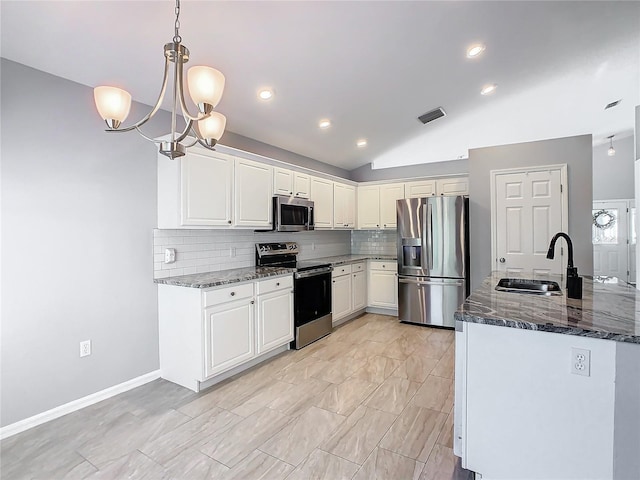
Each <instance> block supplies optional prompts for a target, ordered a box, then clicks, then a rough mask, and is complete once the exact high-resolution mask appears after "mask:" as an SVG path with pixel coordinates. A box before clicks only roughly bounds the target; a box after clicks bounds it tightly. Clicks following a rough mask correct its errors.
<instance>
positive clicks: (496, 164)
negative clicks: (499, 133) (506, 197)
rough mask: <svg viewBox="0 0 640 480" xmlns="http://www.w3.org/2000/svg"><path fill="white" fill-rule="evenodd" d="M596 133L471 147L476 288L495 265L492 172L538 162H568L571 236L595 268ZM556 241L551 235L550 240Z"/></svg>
mask: <svg viewBox="0 0 640 480" xmlns="http://www.w3.org/2000/svg"><path fill="white" fill-rule="evenodd" d="M592 154H593V149H592V146H591V135H580V136H576V137H568V138H558V139H553V140H542V141H538V142H529V143H520V144H515V145H502V146H497V147H487V148H478V149H474V150H470V151H469V204H470V205H469V216H470V222H469V228H470V232H469V236H470V242H471V249H470V256H471V288H472V289H473V288H476V287H478V286H479V285H480V283H481V282H482V280H483V278H485V277H486V276H487V275H488V274H489V273H490V272H491V270H492V267H493V262H492V259H491V228H490V225H491V191H490V181H491V180H490V171H491V170H497V169H504V168H520V167H529V166H537V165H551V164H564V163H566V164H567V170H568V176H569V178H568V182H569V185H568V188H569V190H568V192H569V232H568V233H569V235H570V236H571V239H572V240H573V242H574V260H575V265H576V266H577V267H578V273H579V274H581V275H591V274H592V273H593V249H592V245H591V204H592V194H591V190H592V174H591V172H592ZM549 240H551V239H549Z"/></svg>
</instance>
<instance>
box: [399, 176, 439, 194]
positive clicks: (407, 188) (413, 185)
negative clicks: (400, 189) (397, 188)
mask: <svg viewBox="0 0 640 480" xmlns="http://www.w3.org/2000/svg"><path fill="white" fill-rule="evenodd" d="M404 193H405V198H422V197H431V196H432V195H435V194H436V181H435V180H418V181H417V182H407V183H405V184H404Z"/></svg>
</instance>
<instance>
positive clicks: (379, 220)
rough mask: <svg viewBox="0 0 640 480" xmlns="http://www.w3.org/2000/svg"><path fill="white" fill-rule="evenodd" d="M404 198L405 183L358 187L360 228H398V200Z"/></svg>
mask: <svg viewBox="0 0 640 480" xmlns="http://www.w3.org/2000/svg"><path fill="white" fill-rule="evenodd" d="M401 198H404V183H388V184H383V185H365V186H362V187H358V228H359V229H362V230H369V229H378V228H382V229H394V228H396V200H399V199H401Z"/></svg>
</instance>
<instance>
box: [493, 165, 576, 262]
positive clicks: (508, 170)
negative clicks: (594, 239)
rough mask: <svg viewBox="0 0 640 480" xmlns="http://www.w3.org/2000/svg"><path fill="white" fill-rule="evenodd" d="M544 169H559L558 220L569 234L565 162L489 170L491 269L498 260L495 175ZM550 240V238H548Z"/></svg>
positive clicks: (541, 170) (563, 229)
mask: <svg viewBox="0 0 640 480" xmlns="http://www.w3.org/2000/svg"><path fill="white" fill-rule="evenodd" d="M545 170H560V185H561V188H562V191H561V194H560V196H561V198H562V211H561V212H560V222H561V225H562V231H563V232H565V233H566V234H567V235H568V234H569V188H568V187H567V183H568V182H567V164H566V163H562V164H557V165H539V166H537V167H522V168H502V169H498V170H491V171H490V172H489V176H490V177H491V259H492V261H491V270H497V269H498V268H497V265H496V264H497V262H498V251H497V250H498V242H497V237H498V225H497V222H496V218H497V213H498V212H497V208H498V207H497V204H496V177H497V176H498V175H504V174H510V173H531V172H543V171H545ZM549 241H551V239H549ZM562 268H563V269H564V268H565V260H564V258H563V260H562Z"/></svg>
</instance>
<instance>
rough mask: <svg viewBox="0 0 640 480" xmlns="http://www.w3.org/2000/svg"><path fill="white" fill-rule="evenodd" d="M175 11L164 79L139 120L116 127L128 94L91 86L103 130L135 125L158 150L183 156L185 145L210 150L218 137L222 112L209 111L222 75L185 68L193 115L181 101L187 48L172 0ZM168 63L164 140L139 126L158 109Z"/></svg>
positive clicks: (223, 120)
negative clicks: (168, 122)
mask: <svg viewBox="0 0 640 480" xmlns="http://www.w3.org/2000/svg"><path fill="white" fill-rule="evenodd" d="M175 14H176V21H175V30H174V36H173V41H172V42H171V43H167V44H165V46H164V57H165V58H164V79H163V81H162V87H161V88H160V95H159V96H158V100H157V101H156V104H155V106H154V107H153V108H152V109H151V111H150V112H149V113H148V114H147V115H146V116H145V117H144V118H142V120H140V121H139V122H137V123H135V124H133V125H131V126H129V127H125V128H120V125H121V124H122V122H124V120H125V119H126V118H127V115H129V109H130V108H131V95H130V94H129V93H128V92H126V91H124V90H121V89H119V88H116V87H106V86H100V87H96V88H95V89H94V90H93V95H94V99H95V102H96V107H97V109H98V113H100V116H101V117H102V118H103V119H104V121H105V122H107V126H108V127H109V128H108V130H106V131H107V132H129V131H131V130H134V129H135V130H137V131H138V133H139V134H140V135H142V136H143V137H144V138H146V139H147V140H149V141H151V142H154V143H157V144H158V145H159V147H160V153H161V154H163V155H166V156H167V157H169V158H171V159H173V158H177V157H181V156H183V155H184V154H185V151H186V149H187V148H189V147H192V146H194V145H195V144H196V143H199V144H200V145H202V146H203V147H205V148H208V149H210V150H213V149H214V148H213V147H214V146H215V144H216V143H218V140H220V137H221V136H222V134H223V132H224V128H225V126H226V123H227V119H226V118H225V116H224V115H222V114H221V113H218V112H214V111H213V109H214V108H215V107H216V106H217V105H218V103H219V102H220V99H221V98H222V91H223V90H224V75H223V74H222V73H220V72H219V71H218V70H216V69H214V68H211V67H206V66H194V67H191V68H190V69H189V70H188V72H187V83H188V86H189V93H190V94H191V99H192V100H193V103H195V104H196V105H197V107H198V113H197V115H195V116H193V115H191V114H190V113H189V110H188V109H187V106H186V105H185V102H184V78H183V77H184V75H183V67H184V64H185V63H187V62H188V61H189V50H188V49H187V47H185V46H184V45H182V37H181V36H180V34H179V32H178V30H179V28H180V0H176V8H175ZM170 63H173V66H172V67H171V71H172V73H173V89H172V92H171V94H172V100H173V102H172V110H171V135H170V139H169V140H168V141H166V140H165V141H163V140H155V139H153V138H150V137H148V136H147V135H145V134H144V133H142V131H141V130H140V127H141V126H142V125H144V124H145V123H147V122H148V121H149V120H150V119H151V118H152V117H153V116H154V115H155V114H156V112H157V111H158V110H159V109H160V105H161V104H162V100H163V98H164V94H165V92H166V90H167V83H168V80H169V69H170V65H169V64H170ZM178 106H179V107H180V109H181V110H182V116H183V117H184V121H185V123H186V125H185V127H184V130H182V131H181V132H180V131H178V129H177V128H178V127H177V118H176V117H177V116H178V111H177V110H178ZM190 133H191V134H193V136H194V137H195V140H194V141H193V143H191V144H189V145H185V144H183V143H182V142H183V141H184V140H185V139H186V138H187V135H189V134H190Z"/></svg>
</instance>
